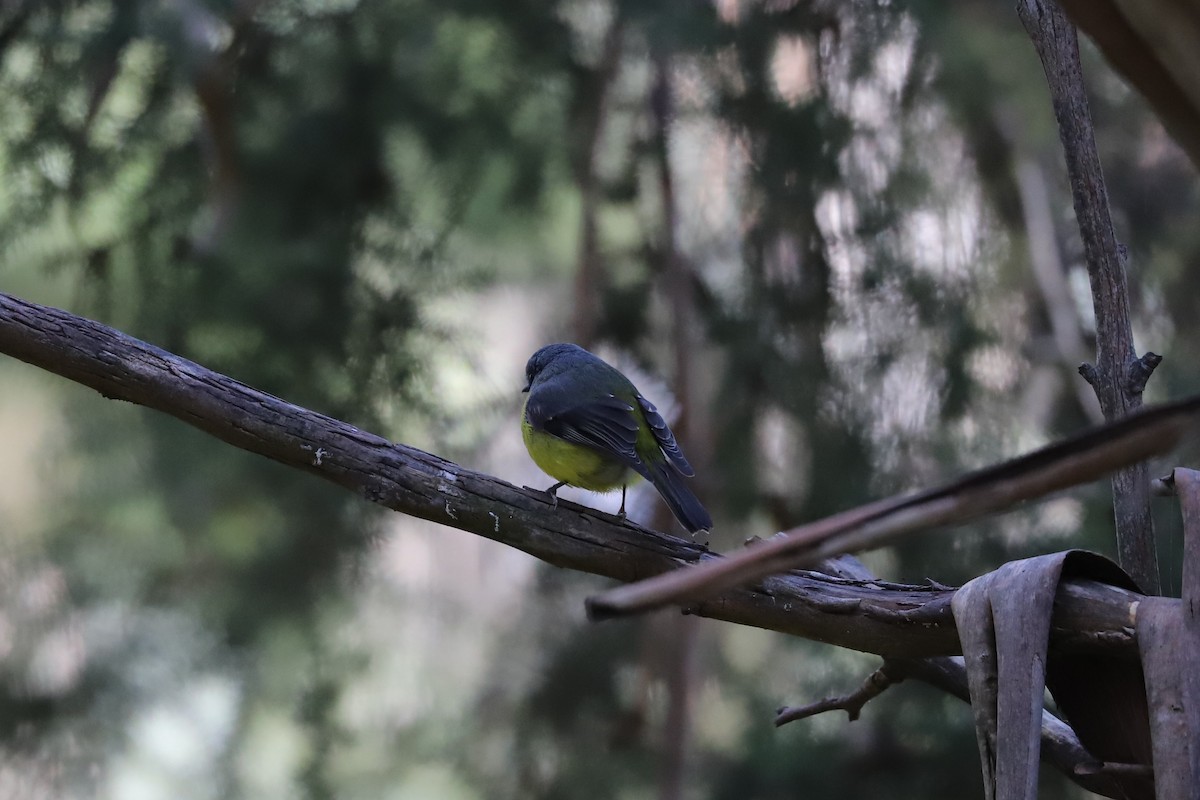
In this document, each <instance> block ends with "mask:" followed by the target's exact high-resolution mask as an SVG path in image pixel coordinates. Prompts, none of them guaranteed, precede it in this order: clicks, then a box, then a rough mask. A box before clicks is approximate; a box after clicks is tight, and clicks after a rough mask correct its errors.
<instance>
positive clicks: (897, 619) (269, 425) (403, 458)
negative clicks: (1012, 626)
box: [0, 293, 1137, 657]
mask: <svg viewBox="0 0 1200 800" xmlns="http://www.w3.org/2000/svg"><path fill="white" fill-rule="evenodd" d="M0 353H6V354H8V355H11V356H14V357H16V358H19V359H21V360H22V361H26V362H28V363H30V364H33V365H35V366H38V367H41V368H43V369H46V370H49V371H51V372H54V373H57V374H59V375H62V376H63V377H66V378H69V379H71V380H73V381H76V382H78V383H81V384H83V385H85V386H89V387H91V388H93V389H96V390H97V391H99V392H100V393H101V394H103V395H105V396H106V397H110V398H115V399H119V400H127V401H129V402H132V403H137V404H139V405H143V406H146V407H149V408H153V409H156V410H158V411H162V412H164V413H167V414H170V415H171V416H174V417H176V418H178V419H181V420H183V421H184V422H187V423H188V424H190V425H193V426H195V427H197V428H199V429H201V430H203V431H206V432H208V433H210V434H212V435H213V436H216V437H217V438H219V439H221V440H223V441H225V442H228V443H229V444H232V445H234V446H236V447H240V448H242V449H244V450H248V451H250V452H253V453H257V454H259V455H263V456H266V457H267V458H271V459H273V460H275V461H278V462H280V463H283V464H287V465H288V466H292V467H295V468H297V469H301V470H304V471H306V472H309V473H312V474H314V475H317V476H319V477H321V478H324V479H325V480H328V481H332V482H333V483H336V484H338V485H340V486H343V487H345V488H347V489H350V490H352V491H354V492H356V493H357V494H359V495H360V496H362V497H363V498H365V499H367V500H370V501H372V502H376V503H380V504H382V505H385V506H387V507H389V508H392V509H395V510H397V511H401V512H403V513H406V514H410V515H412V516H416V517H421V518H422V519H428V520H432V521H434V522H438V523H441V524H444V525H448V526H451V527H455V528H459V529H462V530H466V531H470V532H472V533H475V534H478V535H480V536H484V537H486V538H489V539H493V540H496V541H499V542H502V543H504V544H507V545H509V546H511V547H516V548H518V549H520V550H523V551H525V552H527V553H529V554H531V555H533V556H536V557H537V558H540V559H542V560H544V561H547V562H549V563H551V564H554V565H556V566H560V567H567V568H570V569H577V570H581V571H584V572H591V573H594V574H597V575H604V576H607V577H610V578H615V579H617V580H619V581H633V580H638V579H641V578H646V577H648V576H651V575H655V574H659V573H662V572H667V571H671V570H675V569H678V568H679V567H681V566H685V565H687V564H694V563H697V562H706V561H716V560H720V558H721V557H720V556H717V555H714V554H712V553H709V552H708V551H707V550H705V549H704V548H702V547H700V546H697V545H695V544H692V543H691V542H687V541H685V540H683V539H679V538H677V537H674V536H668V535H665V534H662V533H658V532H655V531H650V530H647V529H644V528H640V527H637V526H635V525H632V524H630V523H628V522H624V523H622V522H620V521H619V520H617V518H616V517H613V516H611V515H608V514H604V513H602V512H598V511H595V510H592V509H588V508H583V507H581V506H577V505H574V504H572V503H569V502H566V501H560V502H559V504H558V507H557V508H554V507H552V506H551V504H550V501H549V498H548V497H547V496H546V494H545V493H544V492H541V491H537V490H532V489H521V488H517V487H515V486H512V485H510V484H508V483H505V482H504V481H501V480H498V479H496V478H492V477H490V476H488V475H483V474H480V473H477V472H473V471H471V470H467V469H464V468H463V467H460V466H459V465H457V464H454V463H452V462H449V461H446V460H444V459H441V458H438V457H437V456H434V455H430V454H428V453H424V452H422V451H420V450H417V449H415V448H412V447H407V446H405V445H402V444H393V443H391V442H388V441H387V440H385V439H383V438H382V437H379V436H376V435H374V434H371V433H368V432H366V431H362V430H359V429H358V428H355V427H353V426H352V425H349V424H347V423H345V422H341V421H339V420H335V419H331V418H330V417H326V416H324V415H322V414H318V413H315V412H313V411H309V410H307V409H304V408H300V407H298V406H295V405H292V404H291V403H287V402H285V401H283V400H280V399H279V398H277V397H273V396H271V395H268V394H265V393H262V392H259V391H256V390H254V389H252V388H250V387H249V386H246V385H245V384H242V383H239V382H238V381H236V380H233V379H232V378H228V377H226V376H224V375H220V374H218V373H215V372H212V371H211V370H208V369H205V368H204V367H202V366H200V365H198V364H195V363H193V362H191V361H187V360H186V359H183V358H180V357H179V356H175V355H172V354H171V353H168V352H166V351H164V350H161V349H159V348H157V347H153V346H152V345H148V344H146V343H144V342H141V341H139V340H137V339H134V338H132V337H130V336H127V335H125V334H123V333H121V332H120V331H117V330H114V329H113V328H110V327H107V326H105V325H102V324H100V323H97V322H93V321H90V320H86V319H83V318H81V317H77V316H75V315H73V314H69V313H67V312H65V311H61V310H58V309H54V308H48V307H45V306H40V305H37V304H35V303H30V302H27V301H24V300H20V299H17V298H15V297H12V296H10V295H5V294H3V293H0ZM952 595H953V590H949V589H945V588H944V587H933V586H926V587H922V586H902V585H898V584H892V583H887V582H884V581H874V580H870V581H864V580H853V579H846V578H837V577H832V576H827V575H821V574H818V573H809V572H795V573H790V574H786V575H777V576H773V577H770V578H767V579H766V580H764V581H762V582H761V583H760V584H757V585H755V586H752V587H747V588H738V589H733V590H729V591H726V592H724V593H722V594H720V595H718V596H715V597H713V598H711V599H709V600H706V601H704V602H701V603H696V604H692V605H690V606H688V607H687V608H686V610H687V611H688V612H690V613H695V614H698V615H701V616H706V617H712V618H715V619H723V620H727V621H730V622H736V623H741V624H745V625H753V626H755V627H759V628H766V629H769V630H775V631H780V632H783V633H788V634H793V635H796V636H803V637H805V638H808V639H813V640H816V641H821V642H827V643H829V644H835V645H839V646H842V647H848V648H851V649H854V650H861V651H865V652H871V653H878V654H880V655H884V656H905V657H921V656H933V655H954V654H958V653H959V652H960V649H959V643H958V634H957V630H956V629H955V627H954V621H953V617H952V615H951V613H950V598H951V596H952ZM1136 602H1137V596H1136V595H1134V594H1132V593H1129V592H1125V591H1122V590H1119V589H1114V588H1111V587H1104V586H1102V585H1101V584H1096V583H1093V582H1088V581H1082V582H1076V583H1068V584H1065V585H1064V588H1063V590H1062V591H1061V593H1060V595H1059V597H1058V601H1057V606H1056V612H1055V616H1054V621H1053V628H1054V630H1053V632H1052V640H1053V642H1054V644H1055V646H1056V647H1062V648H1065V649H1068V650H1079V649H1082V650H1089V649H1096V648H1099V649H1103V650H1113V649H1115V650H1123V651H1126V652H1130V653H1133V652H1134V651H1135V648H1136V645H1135V643H1134V640H1133V637H1132V631H1131V628H1130V625H1131V619H1132V618H1131V608H1132V607H1134V606H1135V605H1136Z"/></svg>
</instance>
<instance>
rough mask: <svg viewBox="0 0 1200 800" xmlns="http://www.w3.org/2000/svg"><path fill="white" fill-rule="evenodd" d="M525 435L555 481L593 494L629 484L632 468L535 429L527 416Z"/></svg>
mask: <svg viewBox="0 0 1200 800" xmlns="http://www.w3.org/2000/svg"><path fill="white" fill-rule="evenodd" d="M521 436H522V438H523V439H524V440H525V449H526V450H528V451H529V456H530V458H532V459H533V463H535V464H537V465H538V467H539V468H540V469H541V470H542V472H545V473H546V474H547V475H549V476H550V477H551V478H554V479H555V480H556V481H566V482H567V483H568V484H570V485H571V486H578V487H579V488H581V489H587V490H589V491H592V492H611V491H612V490H614V489H619V488H621V487H622V486H624V485H625V484H626V483H628V482H629V480H628V479H629V472H630V470H629V468H628V467H626V466H625V465H624V464H622V463H621V462H619V461H615V460H613V459H611V458H607V457H605V456H603V455H601V454H600V453H598V452H596V451H595V450H591V449H589V448H587V447H580V446H579V445H577V444H571V443H570V442H567V441H563V440H562V439H559V438H558V437H557V436H551V435H550V434H548V433H545V432H543V431H537V430H534V429H533V426H532V425H530V424H529V422H528V421H527V420H525V419H524V418H523V417H522V419H521Z"/></svg>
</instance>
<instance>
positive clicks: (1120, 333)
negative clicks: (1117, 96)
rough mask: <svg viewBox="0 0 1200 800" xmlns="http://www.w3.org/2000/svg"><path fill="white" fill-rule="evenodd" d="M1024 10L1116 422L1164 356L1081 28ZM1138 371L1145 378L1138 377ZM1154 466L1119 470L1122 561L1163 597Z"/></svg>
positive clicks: (1116, 493)
mask: <svg viewBox="0 0 1200 800" xmlns="http://www.w3.org/2000/svg"><path fill="white" fill-rule="evenodd" d="M1017 14H1018V16H1020V18H1021V22H1022V24H1024V26H1025V30H1026V31H1027V32H1028V33H1029V38H1030V39H1032V40H1033V46H1034V48H1035V49H1036V50H1037V54H1038V58H1040V59H1041V62H1042V67H1043V69H1044V70H1045V72H1046V81H1047V83H1048V84H1049V86H1050V98H1051V102H1052V103H1053V106H1054V116H1055V118H1056V119H1057V121H1058V133H1059V137H1060V138H1061V139H1062V146H1063V152H1064V154H1065V155H1066V160H1067V176H1068V178H1069V179H1070V182H1071V195H1072V198H1073V200H1074V204H1075V218H1076V220H1077V221H1078V223H1079V233H1080V236H1081V238H1082V240H1083V254H1084V258H1085V260H1086V261H1087V268H1088V278H1089V279H1090V281H1091V287H1092V303H1093V305H1094V307H1095V310H1096V364H1095V366H1094V367H1091V366H1090V365H1084V366H1083V367H1081V368H1080V372H1081V374H1082V375H1083V376H1084V378H1085V379H1086V380H1087V381H1088V383H1090V384H1091V385H1092V388H1093V389H1095V392H1096V398H1097V399H1098V400H1099V401H1100V408H1101V410H1103V411H1104V418H1105V419H1107V420H1109V421H1112V420H1115V419H1119V418H1121V417H1123V416H1125V415H1126V414H1129V413H1131V412H1133V411H1136V410H1137V409H1138V408H1140V407H1141V404H1142V392H1141V389H1142V387H1144V386H1145V383H1146V379H1147V378H1148V377H1149V373H1150V371H1152V370H1153V368H1154V366H1157V364H1158V362H1159V361H1161V360H1162V359H1161V358H1159V357H1157V356H1153V354H1147V355H1146V356H1145V357H1144V358H1143V359H1142V360H1141V361H1140V362H1139V359H1138V358H1137V356H1136V354H1135V352H1134V349H1133V327H1132V326H1131V324H1130V321H1129V296H1128V288H1127V284H1126V280H1125V265H1124V263H1123V258H1122V253H1121V250H1120V247H1119V246H1118V244H1117V238H1116V234H1115V233H1114V232H1113V224H1112V216H1111V214H1110V213H1109V208H1108V190H1107V189H1106V188H1105V185H1104V173H1103V171H1102V170H1101V168H1100V156H1099V153H1098V152H1097V150H1096V140H1095V138H1094V136H1093V134H1092V130H1093V128H1092V114H1091V110H1090V109H1089V108H1088V102H1087V94H1086V93H1085V91H1084V87H1083V71H1082V69H1081V67H1080V62H1079V39H1078V37H1077V36H1076V33H1075V26H1074V25H1073V24H1072V23H1071V21H1070V20H1069V19H1067V15H1066V14H1065V13H1063V11H1062V9H1061V8H1059V7H1058V4H1057V3H1055V2H1054V0H1019V1H1018V3H1017ZM1151 356H1153V358H1151ZM1139 364H1140V366H1139ZM1135 373H1136V374H1137V375H1138V376H1140V377H1138V378H1137V379H1135V380H1133V381H1131V380H1130V377H1131V375H1134V374H1135ZM1146 469H1147V468H1146V465H1145V464H1140V463H1139V464H1133V465H1130V466H1128V467H1125V468H1123V469H1119V470H1117V471H1116V472H1114V473H1113V476H1112V489H1113V510H1114V512H1115V517H1116V526H1117V553H1118V561H1119V562H1120V564H1121V566H1122V567H1124V568H1125V570H1126V571H1127V572H1129V574H1130V575H1132V576H1133V579H1134V580H1135V581H1137V582H1138V585H1139V586H1141V587H1142V588H1143V589H1144V590H1145V591H1147V592H1149V593H1151V594H1158V592H1159V576H1158V558H1157V554H1156V552H1155V547H1154V521H1153V519H1152V518H1151V516H1150V488H1149V473H1148V472H1147V471H1146Z"/></svg>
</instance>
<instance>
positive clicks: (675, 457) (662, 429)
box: [637, 394, 696, 478]
mask: <svg viewBox="0 0 1200 800" xmlns="http://www.w3.org/2000/svg"><path fill="white" fill-rule="evenodd" d="M637 401H638V405H640V406H641V407H642V413H643V414H645V415H646V422H648V423H649V424H650V430H652V431H653V432H654V438H655V440H656V441H657V442H658V446H659V447H661V448H662V451H663V452H664V453H666V454H667V459H668V460H670V462H671V464H673V465H674V467H675V469H677V470H679V472H680V474H682V475H686V476H688V477H689V478H690V477H692V476H693V475H695V474H696V471H695V470H694V469H692V465H691V464H689V463H688V460H687V459H686V458H684V457H683V451H682V450H680V449H679V443H678V442H676V441H675V434H673V433H671V429H670V428H668V427H667V421H666V420H665V419H663V418H662V415H661V414H659V413H658V409H657V408H655V407H654V403H651V402H650V401H649V400H647V399H646V398H644V397H642V396H641V395H640V394H639V395H638V396H637Z"/></svg>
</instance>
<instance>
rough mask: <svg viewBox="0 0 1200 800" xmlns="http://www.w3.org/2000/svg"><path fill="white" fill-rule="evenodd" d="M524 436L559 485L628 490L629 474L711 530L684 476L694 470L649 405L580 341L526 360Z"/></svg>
mask: <svg viewBox="0 0 1200 800" xmlns="http://www.w3.org/2000/svg"><path fill="white" fill-rule="evenodd" d="M525 379H526V385H525V388H524V389H522V390H521V391H523V392H525V393H527V397H526V398H525V403H524V407H523V409H522V412H521V435H522V438H523V439H524V440H525V448H526V449H527V450H528V451H529V456H530V458H532V459H533V461H534V463H535V464H537V465H538V467H539V468H540V469H541V470H542V471H543V472H545V473H546V474H547V475H549V476H550V477H552V478H554V479H555V480H556V481H558V483H556V484H554V485H553V486H551V487H550V488H549V489H548V490H547V491H548V492H549V494H550V495H551V497H553V498H554V501H555V503H557V502H558V496H557V495H556V494H555V492H557V491H558V490H559V489H560V488H561V487H563V486H577V487H579V488H581V489H587V490H589V491H593V492H611V491H614V490H616V488H617V487H618V486H619V487H620V488H621V511H620V516H621V517H624V516H625V489H626V487H627V486H628V484H629V481H630V479H631V478H633V473H636V474H638V475H641V476H642V477H643V478H645V479H646V480H648V481H650V483H651V484H653V485H654V488H655V489H657V490H658V493H659V494H660V495H662V498H663V500H665V501H666V503H667V506H668V507H670V509H671V513H673V514H674V515H675V518H676V519H677V520H679V522H680V524H681V525H683V527H684V528H686V529H687V531H688V532H689V533H692V534H695V533H698V532H700V531H708V530H711V529H712V517H711V516H709V513H708V511H706V510H705V508H704V506H703V505H701V504H700V501H699V500H698V499H697V498H696V495H695V494H693V493H692V491H691V490H690V489H689V488H688V487H687V485H686V483H685V481H684V479H685V478H690V477H693V476H694V475H695V471H694V470H693V469H692V465H691V464H689V463H688V460H687V458H685V457H684V455H683V451H682V450H680V448H679V443H678V442H676V441H675V434H673V433H671V429H670V428H669V427H668V426H667V423H666V421H665V420H664V419H663V418H662V415H661V414H659V413H658V409H656V408H655V407H654V404H653V403H651V402H650V401H649V400H647V399H646V398H645V397H642V395H641V393H640V392H638V390H637V388H636V387H635V386H634V385H633V383H632V382H630V380H629V379H628V378H626V377H625V376H624V375H622V374H621V373H620V372H619V371H618V370H617V369H616V368H615V367H612V366H610V365H609V364H608V363H606V362H605V361H603V360H602V359H600V358H599V357H597V356H595V355H593V354H592V353H589V352H588V351H587V350H584V349H583V348H582V347H580V346H579V345H577V344H571V343H567V342H559V343H556V344H548V345H546V346H545V347H542V348H541V349H539V350H538V351H537V352H536V353H534V354H533V355H532V356H530V357H529V361H528V363H527V364H526V365H525Z"/></svg>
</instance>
